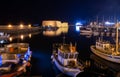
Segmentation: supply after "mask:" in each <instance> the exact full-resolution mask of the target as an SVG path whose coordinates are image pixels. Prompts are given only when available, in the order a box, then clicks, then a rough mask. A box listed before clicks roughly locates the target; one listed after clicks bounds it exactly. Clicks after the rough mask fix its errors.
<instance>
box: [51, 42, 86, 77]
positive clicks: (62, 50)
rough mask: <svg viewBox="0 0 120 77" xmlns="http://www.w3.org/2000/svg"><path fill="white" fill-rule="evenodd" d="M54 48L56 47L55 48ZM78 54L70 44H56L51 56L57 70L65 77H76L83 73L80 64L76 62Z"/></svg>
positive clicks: (82, 67)
mask: <svg viewBox="0 0 120 77" xmlns="http://www.w3.org/2000/svg"><path fill="white" fill-rule="evenodd" d="M55 47H56V46H55ZM77 57H78V52H77V51H76V46H73V45H72V44H57V47H56V49H55V50H53V54H52V56H51V58H52V61H53V62H54V64H55V65H56V66H57V68H58V69H59V70H60V71H61V72H63V73H64V74H66V75H69V76H72V77H76V76H77V75H78V74H79V73H81V72H83V71H84V66H83V65H82V63H80V62H78V61H77Z"/></svg>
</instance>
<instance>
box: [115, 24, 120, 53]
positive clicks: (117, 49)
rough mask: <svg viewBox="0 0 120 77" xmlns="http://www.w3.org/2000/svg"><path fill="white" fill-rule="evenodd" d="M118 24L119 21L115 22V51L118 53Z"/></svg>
mask: <svg viewBox="0 0 120 77" xmlns="http://www.w3.org/2000/svg"><path fill="white" fill-rule="evenodd" d="M118 26H119V23H118V22H117V24H116V53H118Z"/></svg>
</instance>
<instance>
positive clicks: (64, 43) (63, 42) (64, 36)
mask: <svg viewBox="0 0 120 77" xmlns="http://www.w3.org/2000/svg"><path fill="white" fill-rule="evenodd" d="M63 44H65V36H63Z"/></svg>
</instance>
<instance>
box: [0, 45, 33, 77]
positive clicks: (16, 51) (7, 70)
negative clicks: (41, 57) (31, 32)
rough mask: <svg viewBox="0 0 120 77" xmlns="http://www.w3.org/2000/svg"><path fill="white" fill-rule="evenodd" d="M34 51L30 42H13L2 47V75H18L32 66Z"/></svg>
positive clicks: (4, 76)
mask: <svg viewBox="0 0 120 77" xmlns="http://www.w3.org/2000/svg"><path fill="white" fill-rule="evenodd" d="M31 55H32V51H30V47H29V44H28V43H11V44H7V45H4V46H3V47H0V77H16V76H19V75H21V74H23V73H24V72H26V71H27V69H28V68H30V67H31V64H30V60H31Z"/></svg>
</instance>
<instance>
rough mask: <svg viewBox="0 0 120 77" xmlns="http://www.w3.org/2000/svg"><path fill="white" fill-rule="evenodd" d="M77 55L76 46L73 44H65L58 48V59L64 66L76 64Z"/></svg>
mask: <svg viewBox="0 0 120 77" xmlns="http://www.w3.org/2000/svg"><path fill="white" fill-rule="evenodd" d="M77 57H78V52H77V51H76V46H72V44H70V45H69V44H63V45H61V46H60V47H59V48H58V60H59V62H60V63H61V64H62V65H64V66H75V65H76V62H77Z"/></svg>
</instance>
